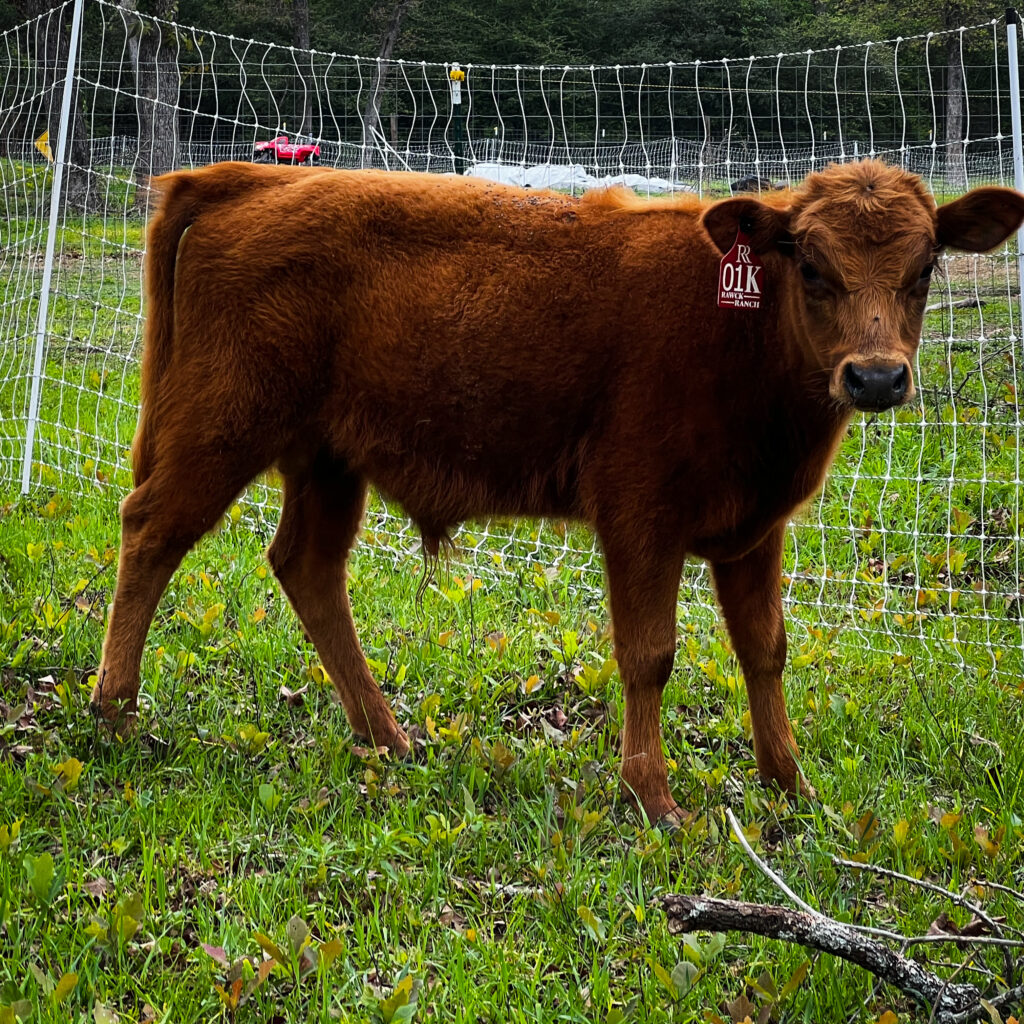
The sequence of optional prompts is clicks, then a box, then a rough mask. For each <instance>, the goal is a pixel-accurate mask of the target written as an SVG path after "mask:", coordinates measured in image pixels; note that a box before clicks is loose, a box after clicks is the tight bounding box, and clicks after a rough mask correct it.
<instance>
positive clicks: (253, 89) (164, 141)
mask: <svg viewBox="0 0 1024 1024" xmlns="http://www.w3.org/2000/svg"><path fill="white" fill-rule="evenodd" d="M55 2H56V0H0V25H4V24H10V23H11V22H12V21H15V20H20V19H23V18H29V17H32V16H34V15H35V14H38V13H39V12H40V11H45V10H48V9H50V8H51V7H53V6H54V4H55ZM118 3H119V5H120V7H121V9H122V11H123V12H124V17H125V19H126V22H127V23H128V25H129V31H128V43H127V48H128V53H129V59H130V62H131V69H132V73H133V75H134V80H135V86H136V89H135V91H136V93H137V99H136V100H135V105H136V108H137V116H138V125H139V135H140V140H141V142H140V164H141V166H142V168H143V171H144V172H145V173H160V172H161V171H163V170H165V169H167V168H168V167H172V166H175V164H176V162H177V160H178V157H179V153H178V146H179V143H178V138H177V129H178V126H177V123H176V120H175V118H174V116H173V108H174V106H175V104H176V102H177V97H178V89H179V84H180V78H179V76H180V75H182V74H184V75H186V76H188V75H189V74H191V75H192V78H193V81H195V80H196V79H197V78H199V77H201V76H202V75H203V74H208V73H211V72H212V69H211V68H207V69H204V68H203V66H202V62H201V61H200V62H199V66H198V68H189V67H186V65H187V64H188V55H187V54H186V53H185V49H187V46H188V44H189V38H188V37H187V36H184V37H183V38H182V39H178V38H176V37H172V35H171V34H170V33H168V32H166V31H162V30H154V28H153V26H154V24H158V23H154V22H152V21H149V20H146V19H143V18H139V17H138V15H143V14H152V15H156V16H157V17H159V18H165V19H173V20H178V21H180V22H182V23H184V24H186V25H192V26H197V27H198V28H199V29H200V30H211V31H218V32H222V33H224V34H227V35H233V36H236V37H239V38H240V39H243V40H244V39H257V40H263V41H267V42H277V43H279V44H281V45H282V46H284V47H292V48H294V49H291V50H290V51H289V52H290V54H291V59H292V61H293V62H294V65H295V66H294V70H293V71H291V72H289V71H288V70H287V66H286V65H287V60H288V54H287V53H285V54H284V57H283V59H282V67H283V68H284V70H282V71H281V72H280V74H281V75H282V76H283V77H280V78H277V79H275V80H273V81H267V80H265V79H264V80H262V81H260V80H257V79H253V80H250V81H249V82H248V83H247V84H246V88H247V89H248V90H250V95H251V96H252V97H253V102H254V103H256V104H257V106H255V107H254V108H253V113H257V112H258V113H257V117H258V118H259V120H260V122H261V123H266V122H267V118H268V117H269V118H270V119H271V120H273V118H274V117H275V116H277V117H279V118H280V119H281V122H282V123H281V124H278V125H273V124H271V125H270V128H271V129H274V128H283V127H284V118H285V117H286V116H288V114H287V113H286V111H290V116H291V118H294V119H295V120H291V121H290V128H291V131H292V132H293V133H298V134H308V133H310V132H311V131H313V130H315V129H314V125H315V124H318V123H319V124H322V123H323V119H322V117H319V116H318V115H319V114H321V113H322V112H320V111H318V110H316V109H315V107H314V103H315V99H316V90H315V89H313V90H311V89H309V88H308V82H309V77H308V76H309V70H310V69H309V68H307V67H303V66H300V64H301V62H302V61H303V59H304V55H305V54H306V52H307V51H308V49H309V48H310V47H312V48H315V49H316V50H319V51H322V52H326V53H331V52H336V53H338V54H361V55H363V56H365V57H370V58H373V57H378V58H380V60H379V61H378V62H377V63H376V64H370V65H366V64H364V65H363V68H362V70H361V72H360V75H361V76H362V75H363V74H365V75H366V78H365V80H364V79H363V78H362V77H360V80H359V82H358V90H357V92H358V100H357V99H356V98H355V96H356V90H352V91H349V92H347V93H346V99H345V101H344V102H345V104H347V106H346V109H345V116H346V117H348V118H349V121H348V126H349V127H348V132H349V136H350V137H351V128H352V123H353V122H361V124H362V126H363V132H364V141H366V140H369V139H371V138H372V137H373V136H374V134H375V132H378V131H379V130H380V118H381V98H382V97H383V96H385V95H387V90H388V83H387V80H386V76H387V69H388V65H387V59H388V58H391V57H404V58H406V59H410V60H421V59H422V60H426V61H439V62H445V61H454V60H457V61H459V62H460V63H462V64H463V65H467V64H476V65H480V64H489V63H500V64H512V65H515V64H522V65H537V64H546V65H554V66H556V67H557V66H559V65H564V64H580V63H582V64H589V63H594V64H598V65H615V64H623V65H625V64H631V63H637V64H639V63H644V62H646V63H652V64H653V63H659V62H666V61H670V60H671V61H675V62H677V63H680V64H682V63H685V62H688V61H693V60H695V59H700V60H705V61H706V60H713V59H714V58H719V57H723V56H733V57H742V56H747V55H750V54H772V53H782V52H789V53H794V52H797V53H799V52H801V51H804V50H806V49H807V48H808V47H813V48H819V47H829V46H834V45H836V44H837V43H851V42H860V41H863V40H865V39H875V40H878V39H892V38H894V37H896V36H903V37H908V36H912V35H915V34H919V33H927V32H929V31H935V32H940V31H942V30H945V29H952V28H955V27H957V26H959V25H961V24H977V23H980V22H984V21H987V20H989V19H990V18H991V17H992V13H993V12H992V10H991V8H990V7H989V6H988V5H986V4H982V3H980V2H978V0H906V2H905V3H902V4H900V5H893V4H891V3H890V2H889V0H728V2H726V0H690V2H688V3H686V4H681V3H679V2H678V0H614V2H613V0H488V2H487V3H479V2H475V0H431V2H430V3H418V2H417V0H347V2H346V3H345V4H337V3H336V2H335V0H283V2H282V0H118ZM91 7H92V15H91V16H92V17H94V18H96V17H101V16H102V15H103V14H106V16H107V17H108V18H110V17H111V15H110V13H109V9H104V8H98V7H97V5H91ZM69 12H70V6H69V7H68V8H66V9H65V11H64V15H63V16H61V15H57V14H55V15H53V16H52V17H50V18H45V19H43V20H42V21H41V22H40V28H39V31H40V32H43V33H44V35H45V36H46V38H45V39H43V40H41V45H44V46H45V48H46V49H45V52H46V53H47V54H48V55H53V60H52V61H51V60H50V58H49V56H48V57H47V61H46V63H47V68H46V69H45V72H44V73H45V75H47V76H49V79H48V80H47V83H46V86H45V89H44V92H45V94H46V95H47V96H48V97H49V99H48V101H47V102H48V103H50V108H51V109H49V110H48V113H47V118H48V123H50V124H51V125H52V127H53V138H56V113H57V112H59V98H60V97H59V88H56V87H55V81H56V79H55V77H54V76H57V75H59V73H60V72H59V71H58V70H57V66H58V65H60V64H61V63H62V62H63V61H64V60H65V59H66V54H67V15H68V13H69ZM131 26H135V28H134V29H133V28H132V27H131ZM973 38H977V36H975V37H973ZM875 52H876V53H877V54H878V55H879V59H878V60H877V61H876V63H878V65H879V69H880V70H879V73H880V74H882V75H884V74H885V73H886V72H885V69H884V66H883V65H884V64H885V61H886V60H888V61H889V63H890V67H891V63H892V61H891V58H890V51H887V50H885V49H883V48H879V49H878V50H876V51H875ZM929 53H930V56H931V58H932V59H931V75H930V80H929V82H928V83H927V85H928V88H929V90H930V91H932V92H933V93H934V94H935V95H936V97H940V96H941V98H942V99H941V103H940V104H939V105H938V113H939V117H938V123H939V133H938V138H937V141H938V142H940V143H941V144H942V145H943V147H944V149H945V153H946V158H947V165H948V166H949V167H955V166H956V164H957V159H958V157H959V158H960V159H961V162H962V155H963V139H964V132H965V122H966V111H965V99H964V97H965V87H969V84H970V83H965V68H966V74H967V76H968V77H969V78H970V76H971V75H974V76H975V78H978V79H979V82H980V78H981V77H983V76H984V75H985V74H988V73H989V72H990V70H991V63H992V54H991V49H989V50H988V52H987V53H985V54H973V53H971V52H969V51H968V52H964V51H963V50H962V47H961V38H960V36H959V34H957V33H953V34H951V35H948V36H946V37H943V38H942V39H937V40H936V42H935V45H934V47H933V48H932V49H931V50H930V51H929ZM976 58H977V59H976ZM851 59H856V55H855V54H852V53H851ZM873 60H874V58H873ZM974 64H977V65H978V69H974V68H972V65H974ZM183 67H184V68H185V70H184V71H182V70H181V69H182V68H183ZM367 68H369V70H367ZM979 76H980V77H979ZM971 81H972V82H973V81H974V79H971ZM225 86H226V87H228V88H230V87H231V83H229V82H226V83H225ZM234 88H236V89H237V80H236V82H235V83H234ZM980 88H981V90H982V91H984V90H985V89H987V88H988V85H987V84H985V85H981V86H980ZM346 89H350V90H351V89H352V87H351V86H346ZM261 90H262V92H261ZM207 95H208V93H207ZM112 102H113V101H112ZM183 102H185V101H184V100H183ZM260 102H265V109H264V108H261V107H259V106H258V104H259V103H260ZM75 109H76V121H75V124H74V125H73V131H72V137H71V144H72V152H71V160H72V163H73V164H78V163H80V162H81V163H87V154H85V153H84V152H83V151H82V150H81V145H80V140H81V139H82V138H83V137H84V136H83V134H82V130H81V119H80V112H79V111H78V108H77V104H76V108H75ZM337 109H340V105H339V107H338V108H337ZM973 113H974V110H973V109H972V115H973ZM118 116H121V115H118ZM793 116H794V117H798V115H797V114H794V115H793ZM111 120H113V114H112V115H111ZM794 124H796V122H794ZM929 128H930V123H929ZM921 130H928V129H923V128H922V129H921ZM71 179H75V174H74V173H72V174H71ZM69 184H70V185H71V191H72V194H74V192H75V189H76V188H77V189H79V190H80V189H81V187H82V186H81V181H80V177H79V179H75V180H72V181H70V182H69Z"/></svg>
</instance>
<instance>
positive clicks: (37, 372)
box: [21, 0, 84, 494]
mask: <svg viewBox="0 0 1024 1024" xmlns="http://www.w3.org/2000/svg"><path fill="white" fill-rule="evenodd" d="M83 4H84V0H75V9H74V12H73V13H72V16H71V43H70V45H69V47H68V66H67V71H66V73H65V75H64V96H63V98H62V100H61V106H60V130H59V131H58V133H57V152H56V154H55V156H54V164H53V184H52V186H51V188H50V220H49V223H48V225H47V229H46V255H45V258H44V262H43V283H42V286H41V288H40V292H39V317H38V320H37V321H36V350H35V360H34V362H33V366H32V390H31V393H30V395H29V400H28V429H27V430H26V432H25V462H24V464H23V465H22V469H21V493H22V494H28V490H29V485H30V484H31V482H32V451H33V448H34V446H35V437H36V426H37V424H38V422H39V401H40V390H41V387H42V380H43V355H44V353H45V351H46V323H47V320H48V319H49V312H50V282H51V281H52V279H53V250H54V248H55V246H56V241H57V219H58V217H59V215H60V196H61V188H62V186H63V184H64V158H65V155H66V152H67V144H68V125H69V123H70V121H71V93H72V86H73V84H74V80H75V65H76V63H77V60H78V41H79V38H80V36H81V31H82V7H83ZM56 16H57V17H59V16H60V15H56Z"/></svg>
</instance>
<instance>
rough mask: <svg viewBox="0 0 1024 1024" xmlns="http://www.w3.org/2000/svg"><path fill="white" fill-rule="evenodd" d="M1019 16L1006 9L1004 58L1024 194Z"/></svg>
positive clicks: (1021, 255)
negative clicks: (1008, 78) (1008, 73)
mask: <svg viewBox="0 0 1024 1024" xmlns="http://www.w3.org/2000/svg"><path fill="white" fill-rule="evenodd" d="M1018 24H1020V15H1018V14H1017V8H1016V7H1008V8H1007V9H1006V57H1007V64H1008V65H1009V72H1010V121H1011V126H1010V127H1011V131H1012V133H1013V186H1014V188H1016V189H1017V191H1018V192H1024V143H1022V140H1021V125H1020V66H1019V64H1018V63H1017V26H1018ZM1017 289H1018V293H1019V292H1020V291H1021V289H1024V227H1022V228H1020V229H1018V231H1017Z"/></svg>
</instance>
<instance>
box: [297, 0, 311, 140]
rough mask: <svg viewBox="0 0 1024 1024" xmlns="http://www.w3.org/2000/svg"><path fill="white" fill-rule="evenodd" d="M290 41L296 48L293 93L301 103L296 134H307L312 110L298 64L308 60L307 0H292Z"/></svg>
mask: <svg viewBox="0 0 1024 1024" xmlns="http://www.w3.org/2000/svg"><path fill="white" fill-rule="evenodd" d="M292 42H293V43H294V46H295V50H296V53H295V54H294V58H295V62H296V68H295V93H296V96H297V97H298V99H299V102H300V103H301V104H302V109H301V110H300V112H299V122H298V127H297V128H296V135H309V131H310V124H311V122H312V117H313V112H312V109H311V103H310V95H309V87H308V86H307V85H306V83H305V80H304V78H303V72H302V70H301V66H300V64H299V62H300V61H302V60H303V59H305V60H306V61H307V63H308V60H309V52H308V51H309V48H310V43H309V0H292Z"/></svg>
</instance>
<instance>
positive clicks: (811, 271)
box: [800, 263, 822, 284]
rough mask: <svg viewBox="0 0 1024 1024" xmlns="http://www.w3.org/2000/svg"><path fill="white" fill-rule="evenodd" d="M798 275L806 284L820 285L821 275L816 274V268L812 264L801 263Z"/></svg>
mask: <svg viewBox="0 0 1024 1024" xmlns="http://www.w3.org/2000/svg"><path fill="white" fill-rule="evenodd" d="M800 274H801V276H802V277H803V279H804V280H805V281H806V282H807V283H808V284H820V283H821V280H822V278H821V274H819V273H818V268H817V267H816V266H815V265H814V264H813V263H801V264H800Z"/></svg>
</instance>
